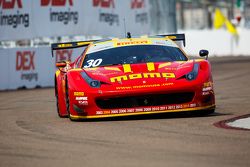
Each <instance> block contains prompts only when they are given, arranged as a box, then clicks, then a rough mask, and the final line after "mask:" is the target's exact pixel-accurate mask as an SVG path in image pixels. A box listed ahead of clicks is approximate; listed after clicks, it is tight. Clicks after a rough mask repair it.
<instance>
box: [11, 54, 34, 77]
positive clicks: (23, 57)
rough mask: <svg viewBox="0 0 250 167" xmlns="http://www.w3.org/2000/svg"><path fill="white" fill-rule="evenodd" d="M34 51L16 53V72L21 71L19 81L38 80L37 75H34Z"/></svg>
mask: <svg viewBox="0 0 250 167" xmlns="http://www.w3.org/2000/svg"><path fill="white" fill-rule="evenodd" d="M34 58H35V51H17V52H16V71H21V72H22V73H21V80H28V81H32V80H36V81H37V80H38V73H34V70H35V64H34Z"/></svg>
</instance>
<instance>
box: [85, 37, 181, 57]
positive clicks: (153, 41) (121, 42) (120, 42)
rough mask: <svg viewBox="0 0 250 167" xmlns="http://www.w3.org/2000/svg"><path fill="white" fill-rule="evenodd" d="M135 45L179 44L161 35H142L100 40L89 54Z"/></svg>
mask: <svg viewBox="0 0 250 167" xmlns="http://www.w3.org/2000/svg"><path fill="white" fill-rule="evenodd" d="M135 45H162V46H169V47H178V46H177V44H176V43H175V42H174V41H172V40H171V39H169V38H167V37H166V38H159V37H141V38H121V39H120V38H113V39H107V40H100V41H96V42H94V43H93V44H92V45H91V46H90V48H89V49H88V52H87V54H90V53H94V52H98V51H102V50H106V49H111V48H117V47H124V46H135Z"/></svg>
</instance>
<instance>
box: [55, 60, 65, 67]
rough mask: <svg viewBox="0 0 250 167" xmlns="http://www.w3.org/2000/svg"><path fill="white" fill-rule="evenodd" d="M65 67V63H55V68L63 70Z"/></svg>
mask: <svg viewBox="0 0 250 167" xmlns="http://www.w3.org/2000/svg"><path fill="white" fill-rule="evenodd" d="M66 66H67V62H66V61H60V62H57V63H56V67H57V68H64V67H66Z"/></svg>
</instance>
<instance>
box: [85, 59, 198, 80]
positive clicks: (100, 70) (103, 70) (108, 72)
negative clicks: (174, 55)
mask: <svg viewBox="0 0 250 167" xmlns="http://www.w3.org/2000/svg"><path fill="white" fill-rule="evenodd" d="M193 65H194V61H193V60H190V61H176V62H159V63H140V64H123V65H115V66H106V67H96V68H87V69H85V72H86V73H87V75H88V76H89V77H91V78H92V79H94V80H99V81H101V82H104V83H109V84H114V85H115V84H123V85H136V84H142V83H143V84H145V83H148V84H155V83H162V82H166V80H167V81H173V80H176V79H177V78H180V77H182V76H183V75H185V74H187V73H188V72H190V71H192V69H193Z"/></svg>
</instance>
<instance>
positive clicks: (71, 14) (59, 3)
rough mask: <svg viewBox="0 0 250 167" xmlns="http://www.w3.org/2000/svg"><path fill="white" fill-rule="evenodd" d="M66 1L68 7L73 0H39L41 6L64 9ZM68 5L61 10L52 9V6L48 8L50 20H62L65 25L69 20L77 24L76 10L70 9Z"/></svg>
mask: <svg viewBox="0 0 250 167" xmlns="http://www.w3.org/2000/svg"><path fill="white" fill-rule="evenodd" d="M67 2H68V4H69V6H70V7H72V6H73V0H41V6H42V7H47V6H51V7H61V9H64V8H65V7H66V5H67ZM70 7H69V8H68V10H63V11H62V10H60V11H58V10H56V11H53V10H52V8H50V13H49V14H50V22H62V23H63V24H64V25H67V24H68V23H69V22H73V23H74V24H77V23H78V16H79V14H78V12H77V11H71V9H70ZM56 9H58V8H56Z"/></svg>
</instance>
